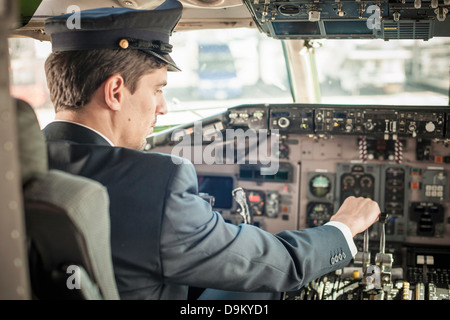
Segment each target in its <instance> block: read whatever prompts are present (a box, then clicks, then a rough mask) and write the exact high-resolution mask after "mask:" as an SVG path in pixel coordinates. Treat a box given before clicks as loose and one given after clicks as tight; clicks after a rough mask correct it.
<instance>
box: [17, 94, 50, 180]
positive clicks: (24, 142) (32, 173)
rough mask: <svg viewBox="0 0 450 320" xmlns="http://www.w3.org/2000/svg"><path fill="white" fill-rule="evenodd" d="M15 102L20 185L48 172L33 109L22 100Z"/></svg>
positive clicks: (45, 148) (44, 147)
mask: <svg viewBox="0 0 450 320" xmlns="http://www.w3.org/2000/svg"><path fill="white" fill-rule="evenodd" d="M15 100H16V110H17V131H18V143H19V161H20V171H21V175H22V185H25V184H26V183H27V182H29V181H30V180H31V179H33V178H35V177H37V176H38V175H41V174H45V173H47V172H48V160H47V147H46V143H45V137H44V134H43V132H42V131H41V128H40V127H39V122H38V119H37V117H36V114H35V113H34V110H33V108H32V107H31V106H30V105H29V104H28V103H26V102H25V101H23V100H20V99H15Z"/></svg>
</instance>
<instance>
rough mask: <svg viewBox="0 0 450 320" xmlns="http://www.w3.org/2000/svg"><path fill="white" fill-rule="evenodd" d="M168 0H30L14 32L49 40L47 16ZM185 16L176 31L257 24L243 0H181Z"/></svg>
mask: <svg viewBox="0 0 450 320" xmlns="http://www.w3.org/2000/svg"><path fill="white" fill-rule="evenodd" d="M163 2H164V0H92V1H82V0H33V1H31V0H29V1H28V0H27V1H26V2H23V4H22V3H21V5H20V8H19V11H20V12H19V25H18V27H17V28H16V30H15V31H14V32H13V33H12V35H13V36H14V35H16V36H17V35H19V36H27V37H32V38H36V39H39V40H49V37H48V36H47V35H46V34H45V33H44V22H45V20H46V19H47V18H49V17H51V16H54V15H59V14H64V13H68V12H73V11H74V10H87V9H93V8H100V7H125V8H134V9H144V10H150V9H153V8H156V7H158V6H159V5H160V4H161V3H163ZM180 2H181V3H182V4H183V7H184V9H183V15H182V18H181V20H180V22H179V23H178V25H177V27H176V29H175V31H183V30H192V29H217V28H237V27H256V24H255V23H254V21H253V18H252V16H251V14H250V12H249V10H248V9H247V7H246V6H245V5H244V3H243V2H242V1H241V0H180Z"/></svg>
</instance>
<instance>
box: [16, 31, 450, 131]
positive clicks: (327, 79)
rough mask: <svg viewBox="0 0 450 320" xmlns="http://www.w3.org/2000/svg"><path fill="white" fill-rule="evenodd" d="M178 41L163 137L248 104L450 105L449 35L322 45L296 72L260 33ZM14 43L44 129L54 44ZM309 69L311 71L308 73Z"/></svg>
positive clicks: (307, 51)
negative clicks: (304, 91) (305, 91)
mask: <svg viewBox="0 0 450 320" xmlns="http://www.w3.org/2000/svg"><path fill="white" fill-rule="evenodd" d="M299 41H300V40H299ZM290 42H292V43H297V41H295V40H290ZM171 43H172V44H173V46H174V49H173V52H172V53H171V55H172V57H173V59H174V60H175V62H176V63H177V65H178V66H179V67H180V68H181V70H182V72H169V73H168V85H167V87H166V88H165V89H164V94H165V97H166V101H167V105H168V110H169V112H168V114H166V115H165V116H162V117H158V124H157V125H158V127H157V128H156V130H155V132H157V131H159V130H163V129H165V128H167V127H168V126H173V125H178V124H184V123H189V122H193V121H196V120H200V119H202V118H205V117H208V116H211V115H215V114H218V113H220V112H223V111H224V110H226V109H227V108H230V107H233V106H238V105H242V104H259V103H261V104H263V103H292V102H299V103H304V102H311V103H326V104H362V105H365V104H366V105H378V104H385V105H426V106H433V105H448V103H449V69H450V40H449V39H447V38H433V39H431V40H429V41H422V40H417V41H416V40H396V41H392V40H391V41H383V40H344V39H340V40H315V41H312V42H307V43H306V44H307V46H306V47H300V46H299V47H300V48H303V49H300V50H297V51H298V52H297V54H298V55H299V56H302V55H303V56H306V57H307V59H306V60H307V61H308V62H307V64H304V65H303V67H299V66H298V65H297V66H296V65H293V66H291V67H289V68H288V66H287V65H286V62H285V61H286V59H285V57H286V55H285V52H284V50H283V49H284V48H283V47H284V46H285V43H284V42H283V41H281V40H277V39H273V38H270V37H267V36H266V35H264V34H262V33H260V32H259V31H258V30H256V29H248V28H241V29H217V30H197V31H183V32H175V33H174V34H173V36H172V38H171ZM9 44H10V51H11V71H12V72H11V93H12V95H13V96H16V97H18V98H22V99H24V100H26V101H28V102H29V103H30V104H31V105H32V106H33V107H35V110H36V111H37V115H38V118H39V121H40V124H41V126H42V127H44V126H45V125H46V124H47V123H48V122H50V121H52V119H53V117H54V112H53V107H52V105H51V103H50V101H49V98H48V89H47V85H46V82H45V76H44V61H45V58H46V57H47V56H48V54H49V53H50V52H51V45H50V44H49V43H48V42H41V41H36V40H33V39H27V38H12V39H10V40H9ZM291 63H293V62H292V61H291ZM305 66H306V67H307V68H308V72H305V70H300V69H302V68H305ZM288 70H290V71H289V72H288ZM305 74H308V75H309V76H305ZM294 80H295V81H294ZM290 83H296V86H306V85H307V84H308V85H310V83H312V84H314V87H315V89H314V91H315V97H314V99H304V97H303V96H301V95H300V96H297V101H294V100H293V96H295V95H294V94H293V92H294V91H296V90H297V89H298V88H295V85H294V86H292V87H291V85H290Z"/></svg>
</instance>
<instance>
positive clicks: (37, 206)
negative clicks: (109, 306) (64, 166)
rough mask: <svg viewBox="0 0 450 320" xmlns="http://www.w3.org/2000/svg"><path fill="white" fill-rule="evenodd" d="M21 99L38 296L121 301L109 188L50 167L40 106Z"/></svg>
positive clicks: (33, 282)
mask: <svg viewBox="0 0 450 320" xmlns="http://www.w3.org/2000/svg"><path fill="white" fill-rule="evenodd" d="M16 102H17V104H16V105H17V119H18V127H17V129H18V132H19V134H18V137H19V141H18V143H19V159H20V168H21V175H22V183H23V198H24V209H25V226H26V231H27V245H28V260H29V271H30V281H31V288H32V296H33V299H71V300H73V299H75V300H98V299H106V300H115V299H119V295H118V291H117V287H116V282H115V279H114V272H113V266H112V258H111V247H110V220H109V198H108V193H107V191H106V189H105V187H104V186H102V185H101V184H99V183H98V182H96V181H93V180H90V179H87V178H84V177H79V176H75V175H71V174H69V173H66V172H62V171H58V170H48V163H47V148H46V144H45V138H44V136H43V133H42V132H41V130H40V127H39V123H38V120H37V118H36V115H35V113H34V110H33V109H32V108H31V106H30V105H28V104H27V103H26V102H24V101H22V100H16Z"/></svg>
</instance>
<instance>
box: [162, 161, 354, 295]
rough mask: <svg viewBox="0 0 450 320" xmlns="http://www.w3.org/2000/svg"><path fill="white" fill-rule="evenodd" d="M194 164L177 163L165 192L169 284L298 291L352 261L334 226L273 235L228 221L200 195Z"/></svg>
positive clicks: (165, 266) (165, 268) (164, 233)
mask: <svg viewBox="0 0 450 320" xmlns="http://www.w3.org/2000/svg"><path fill="white" fill-rule="evenodd" d="M197 194H198V187H197V176H196V172H195V169H194V166H193V165H192V163H190V162H188V161H184V162H182V163H181V164H179V165H177V166H175V169H174V171H173V174H172V177H171V179H170V181H169V187H168V189H167V191H166V199H165V208H164V216H163V220H162V232H161V247H160V250H161V263H162V270H163V277H164V279H165V281H166V282H167V283H173V284H184V285H191V286H196V287H203V288H215V289H222V290H234V291H253V292H256V291H263V292H282V291H293V290H298V289H299V288H301V287H302V286H304V285H305V284H307V283H308V282H310V281H312V280H314V279H316V278H317V277H319V276H321V275H324V274H326V273H328V272H331V271H334V270H337V269H340V268H343V267H344V266H346V265H347V264H348V263H349V262H350V260H351V259H352V254H351V252H350V249H349V246H348V244H347V242H346V239H345V237H344V235H343V234H342V232H341V231H340V230H339V229H338V228H336V227H334V226H331V225H328V226H321V227H316V228H312V229H305V230H297V231H283V232H281V233H278V234H271V233H268V232H266V231H264V230H262V229H260V228H257V227H255V226H251V225H239V226H236V225H233V224H230V223H226V222H225V221H224V220H223V219H222V217H221V215H220V214H219V213H217V212H214V211H213V212H212V211H211V208H210V206H209V203H207V202H206V201H204V200H203V199H202V198H200V197H199V196H198V195H197Z"/></svg>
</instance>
